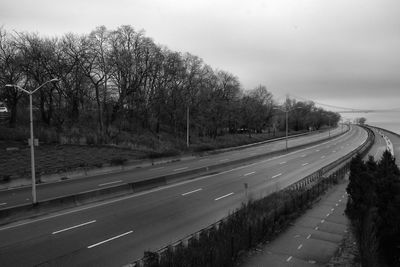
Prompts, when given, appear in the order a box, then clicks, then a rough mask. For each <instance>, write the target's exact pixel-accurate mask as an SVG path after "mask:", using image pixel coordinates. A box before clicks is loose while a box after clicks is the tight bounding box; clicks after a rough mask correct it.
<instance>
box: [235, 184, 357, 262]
mask: <svg viewBox="0 0 400 267" xmlns="http://www.w3.org/2000/svg"><path fill="white" fill-rule="evenodd" d="M347 183H348V180H344V181H343V182H342V183H340V184H339V185H337V186H335V187H334V188H332V189H330V190H329V191H328V192H327V193H326V194H325V195H323V196H322V199H321V200H320V201H319V202H318V203H316V204H315V205H314V206H313V208H312V209H310V210H308V211H307V212H306V213H305V214H304V215H302V216H301V217H300V218H298V219H297V220H296V221H295V222H294V223H293V225H292V226H290V227H289V228H288V229H287V230H285V231H284V232H283V233H281V234H279V236H278V237H277V238H276V239H274V240H273V241H272V242H271V243H268V244H266V245H264V247H263V248H262V249H261V251H258V252H256V253H255V254H253V255H251V256H250V257H249V258H247V259H246V260H245V262H244V263H243V264H241V265H240V266H242V267H245V266H249V267H250V266H252V267H254V266H268V267H275V266H276V267H281V266H296V267H303V266H310V267H311V266H325V265H326V264H327V263H328V262H329V260H330V259H331V257H333V256H334V254H335V252H336V251H337V249H338V247H339V245H340V242H341V241H342V239H343V237H344V235H345V234H346V232H347V227H348V223H349V222H348V219H347V217H346V216H345V215H344V210H345V208H346V202H347V194H346V187H347Z"/></svg>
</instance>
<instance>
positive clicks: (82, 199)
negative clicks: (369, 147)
mask: <svg viewBox="0 0 400 267" xmlns="http://www.w3.org/2000/svg"><path fill="white" fill-rule="evenodd" d="M347 132H348V130H347V131H345V132H343V133H339V134H338V135H335V136H331V137H329V138H324V139H321V140H316V141H313V142H310V143H306V144H301V145H298V146H294V147H290V148H289V149H288V150H287V151H286V150H278V151H274V152H269V153H264V154H259V155H255V156H252V157H248V158H246V159H238V160H234V161H229V162H225V163H218V164H214V165H210V166H207V167H200V168H197V169H192V170H189V171H185V172H181V173H173V174H168V175H165V176H159V177H154V178H150V179H147V180H142V181H137V182H132V183H127V184H122V185H114V186H110V187H106V188H100V189H95V190H90V191H86V192H81V193H78V194H73V195H65V196H60V197H57V198H53V199H46V200H42V201H39V202H38V203H37V204H36V205H33V204H24V205H18V206H12V207H7V208H4V209H0V221H1V222H0V225H4V224H8V223H11V222H15V221H17V220H21V219H26V218H30V217H36V216H40V215H45V214H47V213H51V212H54V211H59V210H62V209H67V208H73V207H77V206H81V205H85V204H89V203H93V202H96V201H102V200H107V199H110V198H113V197H119V196H123V195H127V194H132V193H137V192H141V191H145V190H149V189H152V188H156V187H160V186H165V185H167V184H173V183H177V182H179V181H183V180H190V179H194V178H195V177H193V175H197V174H200V173H207V172H209V171H213V170H217V169H220V168H223V167H226V166H230V165H236V164H240V163H244V162H249V161H252V160H256V159H259V158H264V157H266V156H271V157H272V156H276V155H279V154H283V153H289V152H292V151H295V150H299V149H302V148H304V147H308V146H312V145H315V144H318V143H321V142H326V141H327V140H331V139H334V138H337V137H339V136H341V135H343V134H345V133H347ZM46 185H51V184H42V185H41V186H46ZM18 189H22V188H18ZM18 189H16V190H18Z"/></svg>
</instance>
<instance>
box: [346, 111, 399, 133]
mask: <svg viewBox="0 0 400 267" xmlns="http://www.w3.org/2000/svg"><path fill="white" fill-rule="evenodd" d="M342 116H343V119H344V121H346V120H347V119H349V120H350V121H353V119H354V118H359V117H364V118H366V119H367V121H366V124H368V125H371V126H377V127H380V128H383V129H387V130H389V131H392V132H395V133H397V134H400V112H371V113H348V114H342Z"/></svg>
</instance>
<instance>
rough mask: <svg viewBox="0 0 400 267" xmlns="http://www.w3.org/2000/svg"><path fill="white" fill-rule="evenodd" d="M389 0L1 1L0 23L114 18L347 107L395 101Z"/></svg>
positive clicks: (244, 75) (285, 88) (61, 23)
mask: <svg viewBox="0 0 400 267" xmlns="http://www.w3.org/2000/svg"><path fill="white" fill-rule="evenodd" d="M399 12H400V1H398V0H308V1H305V0H291V1H289V0H248V1H243V0H240V1H239V0H218V1H217V0H181V1H178V0H157V1H156V0H115V1H109V0H108V1H105V0H68V1H59V0H1V1H0V25H3V26H4V27H5V28H6V29H8V30H17V31H34V32H38V33H40V34H42V35H49V36H53V35H62V34H64V33H67V32H74V33H88V32H90V31H91V30H93V29H94V28H95V27H96V26H99V25H105V26H106V27H107V28H109V29H113V28H116V27H118V26H120V25H123V24H129V25H132V26H133V27H134V28H135V29H137V30H140V29H144V30H145V31H146V35H147V36H149V37H152V38H153V39H154V40H155V42H156V43H159V44H164V45H166V46H168V47H170V48H171V49H174V50H178V51H181V52H186V51H187V52H190V53H192V54H195V55H198V56H200V57H201V58H203V59H204V61H205V62H206V63H208V64H210V65H211V66H212V67H215V68H220V69H224V70H227V71H230V72H232V73H233V74H235V75H237V76H238V77H239V79H240V81H241V82H242V85H243V87H244V88H245V89H249V88H253V87H255V86H256V85H258V84H264V85H266V86H267V88H268V89H269V90H271V91H272V92H273V93H274V95H275V96H276V97H277V98H278V99H282V98H283V96H284V95H285V94H286V93H289V94H291V95H296V96H301V97H305V98H307V99H313V100H315V101H318V102H322V103H326V104H330V105H338V106H344V107H351V108H387V107H400V101H399V100H400V73H399V70H400V52H399V49H400V16H399V14H400V13H399Z"/></svg>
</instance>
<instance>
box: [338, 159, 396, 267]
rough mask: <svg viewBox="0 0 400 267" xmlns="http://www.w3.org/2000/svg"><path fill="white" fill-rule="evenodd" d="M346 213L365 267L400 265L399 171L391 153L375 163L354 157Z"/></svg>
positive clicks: (371, 160)
mask: <svg viewBox="0 0 400 267" xmlns="http://www.w3.org/2000/svg"><path fill="white" fill-rule="evenodd" d="M347 192H348V193H349V195H350V198H349V201H348V203H347V208H346V213H347V215H348V216H349V218H350V220H351V223H352V226H353V228H354V231H355V236H356V239H357V244H358V247H359V251H360V259H361V264H362V266H366V267H369V266H371V267H372V266H377V267H378V266H379V267H381V266H382V267H383V266H399V264H400V214H399V211H400V170H399V168H398V166H397V165H396V162H395V159H394V157H393V156H392V154H391V153H390V152H389V151H385V152H384V154H383V156H382V158H381V160H380V161H378V162H376V161H375V160H374V158H373V157H369V159H368V161H367V162H363V160H362V158H361V156H357V157H355V158H354V159H353V160H352V162H351V166H350V182H349V185H348V187H347Z"/></svg>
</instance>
